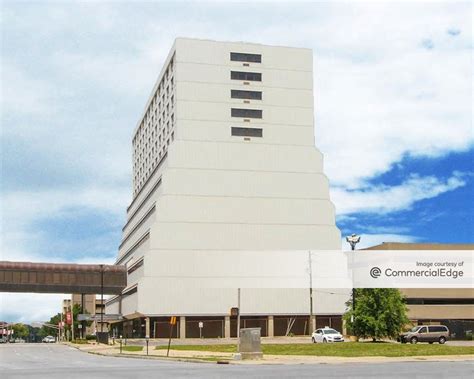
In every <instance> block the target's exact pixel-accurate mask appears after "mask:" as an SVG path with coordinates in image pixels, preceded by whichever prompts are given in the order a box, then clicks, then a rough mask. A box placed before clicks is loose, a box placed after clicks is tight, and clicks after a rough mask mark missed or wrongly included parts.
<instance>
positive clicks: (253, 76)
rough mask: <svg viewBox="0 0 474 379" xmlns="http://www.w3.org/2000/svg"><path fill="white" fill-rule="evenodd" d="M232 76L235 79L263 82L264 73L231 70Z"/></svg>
mask: <svg viewBox="0 0 474 379" xmlns="http://www.w3.org/2000/svg"><path fill="white" fill-rule="evenodd" d="M230 78H231V79H234V80H248V81H253V82H261V81H262V74H261V73H259V72H244V71H231V72H230Z"/></svg>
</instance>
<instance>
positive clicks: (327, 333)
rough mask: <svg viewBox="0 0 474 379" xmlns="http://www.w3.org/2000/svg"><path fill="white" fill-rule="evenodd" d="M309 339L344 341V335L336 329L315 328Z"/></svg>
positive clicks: (315, 340)
mask: <svg viewBox="0 0 474 379" xmlns="http://www.w3.org/2000/svg"><path fill="white" fill-rule="evenodd" d="M311 340H312V341H313V343H318V342H322V343H326V342H344V337H343V336H342V334H341V333H339V332H338V331H337V330H335V329H331V328H328V327H325V328H321V329H316V331H315V332H314V333H313V334H312V336H311Z"/></svg>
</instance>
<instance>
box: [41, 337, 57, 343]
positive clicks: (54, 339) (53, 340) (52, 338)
mask: <svg viewBox="0 0 474 379" xmlns="http://www.w3.org/2000/svg"><path fill="white" fill-rule="evenodd" d="M42 341H43V342H45V343H53V342H56V338H54V337H53V336H46V337H44V338H43V339H42Z"/></svg>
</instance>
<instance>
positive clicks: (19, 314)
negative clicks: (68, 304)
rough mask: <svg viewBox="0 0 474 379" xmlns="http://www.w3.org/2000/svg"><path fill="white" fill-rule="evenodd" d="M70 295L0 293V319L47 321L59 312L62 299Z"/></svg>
mask: <svg viewBox="0 0 474 379" xmlns="http://www.w3.org/2000/svg"><path fill="white" fill-rule="evenodd" d="M70 297H71V296H70V295H64V294H38V293H1V294H0V320H2V321H13V322H21V323H25V324H31V323H32V322H38V321H49V319H50V318H51V317H52V316H54V315H55V314H57V313H59V312H61V307H62V300H63V299H68V298H70Z"/></svg>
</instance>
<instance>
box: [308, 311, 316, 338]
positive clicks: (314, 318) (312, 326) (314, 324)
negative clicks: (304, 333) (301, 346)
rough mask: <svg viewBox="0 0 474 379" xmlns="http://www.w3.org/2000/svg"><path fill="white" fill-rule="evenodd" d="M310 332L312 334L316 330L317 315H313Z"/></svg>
mask: <svg viewBox="0 0 474 379" xmlns="http://www.w3.org/2000/svg"><path fill="white" fill-rule="evenodd" d="M309 325H310V326H309V329H310V330H309V333H310V334H313V332H314V331H315V330H316V315H313V317H311V320H310V322H309Z"/></svg>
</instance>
